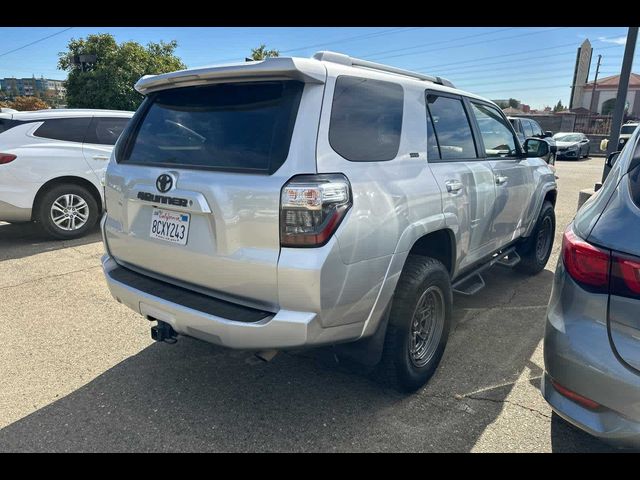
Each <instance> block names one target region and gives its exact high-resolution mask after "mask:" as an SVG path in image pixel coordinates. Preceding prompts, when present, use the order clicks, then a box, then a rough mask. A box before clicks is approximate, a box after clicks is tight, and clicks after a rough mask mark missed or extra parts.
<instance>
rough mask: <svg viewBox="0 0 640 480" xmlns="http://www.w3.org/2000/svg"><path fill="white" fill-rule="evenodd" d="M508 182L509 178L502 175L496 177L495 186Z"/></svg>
mask: <svg viewBox="0 0 640 480" xmlns="http://www.w3.org/2000/svg"><path fill="white" fill-rule="evenodd" d="M507 180H509V177H505V176H502V175H496V185H504V184H505V183H507Z"/></svg>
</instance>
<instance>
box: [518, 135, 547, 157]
mask: <svg viewBox="0 0 640 480" xmlns="http://www.w3.org/2000/svg"><path fill="white" fill-rule="evenodd" d="M547 155H549V144H548V143H547V142H546V141H545V140H542V139H538V138H527V139H526V140H525V141H524V156H525V157H527V158H536V157H546V156H547Z"/></svg>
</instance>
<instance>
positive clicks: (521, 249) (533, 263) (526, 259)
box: [515, 202, 556, 275]
mask: <svg viewBox="0 0 640 480" xmlns="http://www.w3.org/2000/svg"><path fill="white" fill-rule="evenodd" d="M555 233H556V214H555V211H554V209H553V205H552V204H551V202H544V204H543V205H542V210H541V211H540V215H539V216H538V221H537V222H536V226H535V228H534V229H533V232H532V233H531V235H530V236H529V237H527V238H526V239H524V240H523V241H522V242H521V243H520V244H519V245H517V246H516V252H517V253H518V255H519V256H520V262H519V263H518V264H517V265H516V266H515V269H516V270H517V271H519V272H522V273H525V274H527V275H536V274H537V273H540V272H541V271H542V270H544V267H545V266H546V265H547V262H548V261H549V256H550V255H551V250H552V248H553V240H554V238H555Z"/></svg>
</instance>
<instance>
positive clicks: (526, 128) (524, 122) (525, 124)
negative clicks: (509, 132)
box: [522, 120, 533, 137]
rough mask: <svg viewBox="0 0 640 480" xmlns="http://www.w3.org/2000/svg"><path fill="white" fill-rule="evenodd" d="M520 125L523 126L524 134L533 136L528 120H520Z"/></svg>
mask: <svg viewBox="0 0 640 480" xmlns="http://www.w3.org/2000/svg"><path fill="white" fill-rule="evenodd" d="M522 126H523V127H524V136H525V137H533V127H532V126H531V122H530V121H529V120H522Z"/></svg>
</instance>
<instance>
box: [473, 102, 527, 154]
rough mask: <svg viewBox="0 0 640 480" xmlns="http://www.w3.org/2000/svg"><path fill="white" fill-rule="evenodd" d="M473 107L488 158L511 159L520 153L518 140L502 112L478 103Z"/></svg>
mask: <svg viewBox="0 0 640 480" xmlns="http://www.w3.org/2000/svg"><path fill="white" fill-rule="evenodd" d="M471 105H473V113H474V114H475V116H476V120H477V121H478V127H479V128H480V135H482V143H484V148H485V155H486V156H487V157H510V156H514V155H516V154H517V153H518V151H517V150H516V139H515V137H514V136H513V133H511V129H510V128H509V126H508V124H507V122H506V121H505V120H504V118H503V117H502V115H500V112H498V110H496V109H495V108H493V107H489V106H487V105H482V104H478V103H473V102H472V103H471Z"/></svg>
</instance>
